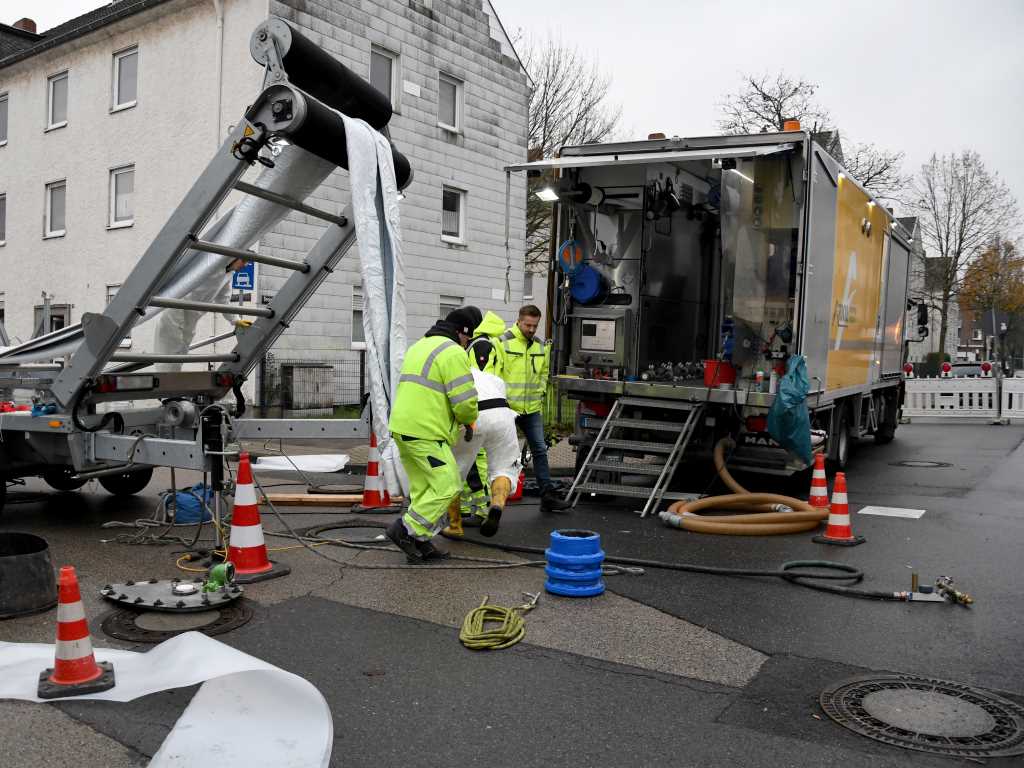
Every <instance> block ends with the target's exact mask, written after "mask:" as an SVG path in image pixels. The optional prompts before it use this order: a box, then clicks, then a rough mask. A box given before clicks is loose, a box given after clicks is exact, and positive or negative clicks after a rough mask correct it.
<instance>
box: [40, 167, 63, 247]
mask: <svg viewBox="0 0 1024 768" xmlns="http://www.w3.org/2000/svg"><path fill="white" fill-rule="evenodd" d="M67 190H68V183H67V181H66V180H64V181H55V182H53V183H52V184H47V185H46V211H45V216H44V218H45V219H46V222H45V227H44V229H43V237H62V236H63V235H64V232H65V222H64V214H65V209H66V206H65V203H66V202H67Z"/></svg>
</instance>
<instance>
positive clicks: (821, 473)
mask: <svg viewBox="0 0 1024 768" xmlns="http://www.w3.org/2000/svg"><path fill="white" fill-rule="evenodd" d="M811 477H812V478H813V479H815V480H824V479H825V470H824V469H816V470H814V472H812V473H811Z"/></svg>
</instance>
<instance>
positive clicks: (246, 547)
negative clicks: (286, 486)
mask: <svg viewBox="0 0 1024 768" xmlns="http://www.w3.org/2000/svg"><path fill="white" fill-rule="evenodd" d="M228 541H229V546H228V557H227V559H228V562H229V563H231V564H232V565H234V566H235V581H236V582H237V583H239V584H252V583H253V582H256V581H266V580H267V579H274V578H277V577H278V576H286V575H287V574H289V573H291V571H292V569H291V568H289V567H288V566H286V565H281V564H280V563H274V562H272V561H271V560H270V559H269V558H268V557H267V544H266V542H265V541H264V539H263V524H262V523H261V522H260V511H259V507H258V506H257V499H256V488H255V486H254V485H253V480H252V465H251V464H250V463H249V454H248V453H242V454H241V456H239V457H238V477H237V480H236V485H235V505H234V509H233V510H232V512H231V535H230V537H229V539H228Z"/></svg>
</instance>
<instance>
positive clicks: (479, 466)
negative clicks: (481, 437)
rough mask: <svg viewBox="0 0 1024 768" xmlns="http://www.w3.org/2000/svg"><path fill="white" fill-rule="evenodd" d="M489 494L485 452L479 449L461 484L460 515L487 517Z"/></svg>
mask: <svg viewBox="0 0 1024 768" xmlns="http://www.w3.org/2000/svg"><path fill="white" fill-rule="evenodd" d="M490 503H491V494H490V492H489V490H488V487H487V454H486V453H484V451H483V450H481V451H480V452H479V453H478V454H477V455H476V462H475V463H474V464H473V466H472V467H470V469H469V475H468V476H467V477H466V482H465V483H463V484H462V516H463V517H469V516H471V515H476V516H477V517H487V507H488V506H489V505H490Z"/></svg>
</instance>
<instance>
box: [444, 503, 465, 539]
mask: <svg viewBox="0 0 1024 768" xmlns="http://www.w3.org/2000/svg"><path fill="white" fill-rule="evenodd" d="M441 533H442V535H444V536H447V537H448V538H449V539H461V538H462V537H463V535H465V531H463V530H462V502H461V499H458V498H456V499H454V500H453V501H452V503H451V504H449V505H448V527H447V528H445V529H444V530H443V531H441Z"/></svg>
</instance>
